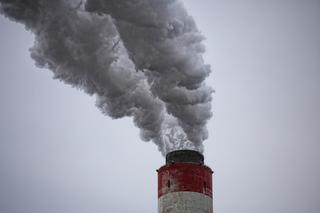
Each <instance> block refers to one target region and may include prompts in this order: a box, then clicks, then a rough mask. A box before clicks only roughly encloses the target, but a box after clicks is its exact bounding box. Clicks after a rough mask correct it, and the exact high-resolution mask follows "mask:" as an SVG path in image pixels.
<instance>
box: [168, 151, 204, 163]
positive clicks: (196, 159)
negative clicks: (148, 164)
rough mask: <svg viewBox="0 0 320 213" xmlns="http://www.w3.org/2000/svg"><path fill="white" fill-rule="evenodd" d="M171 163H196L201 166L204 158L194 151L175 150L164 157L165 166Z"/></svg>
mask: <svg viewBox="0 0 320 213" xmlns="http://www.w3.org/2000/svg"><path fill="white" fill-rule="evenodd" d="M172 163H196V164H203V163H204V157H203V155H202V154H201V153H200V152H197V151H194V150H177V151H172V152H169V153H168V154H167V155H166V164H172Z"/></svg>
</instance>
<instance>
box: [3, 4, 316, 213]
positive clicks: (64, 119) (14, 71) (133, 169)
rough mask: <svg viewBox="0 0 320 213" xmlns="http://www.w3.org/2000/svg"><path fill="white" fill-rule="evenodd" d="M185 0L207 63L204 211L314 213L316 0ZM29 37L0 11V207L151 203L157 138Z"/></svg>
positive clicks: (143, 209)
mask: <svg viewBox="0 0 320 213" xmlns="http://www.w3.org/2000/svg"><path fill="white" fill-rule="evenodd" d="M184 2H185V5H186V7H187V8H188V11H189V13H190V14H191V15H192V16H193V17H194V18H195V20H196V22H197V24H198V27H199V29H200V30H201V32H202V33H203V34H204V35H205V36H206V37H207V40H206V45H207V53H206V54H205V59H206V62H207V63H210V64H211V65H212V67H213V73H212V75H211V77H210V78H209V79H208V81H207V83H208V84H210V85H211V86H212V87H213V88H214V89H215V90H216V93H215V94H214V101H213V114H214V116H213V119H212V120H211V121H210V122H209V125H208V128H209V132H210V138H209V140H207V141H206V142H205V158H206V164H207V165H209V166H210V167H212V168H213V169H214V170H215V175H214V211H215V213H234V212H238V213H251V212H252V213H253V212H259V213H267V212H268V213H269V212H273V213H284V212H290V213H302V212H303V213H319V212H320V184H319V180H320V1H319V0H268V1H262V0H261V1H253V0H243V1H238V0H237V1H236V0H223V1H216V0H200V1H196V0H184ZM32 43H33V36H32V34H31V33H29V32H27V31H25V30H24V27H23V26H22V25H20V24H16V23H13V22H10V21H8V20H7V19H5V18H4V17H2V16H0V67H1V68H0V69H1V77H0V212H1V213H89V212H90V213H105V212H119V213H120V212H121V213H123V212H130V213H150V212H157V176H156V171H155V170H156V169H157V168H158V167H160V166H161V165H162V164H163V163H164V159H163V157H162V156H161V154H160V153H159V152H158V151H157V147H156V146H155V145H154V144H152V143H144V142H142V141H141V140H140V139H139V131H138V129H137V128H136V127H134V125H133V123H132V121H131V119H130V118H126V119H121V120H111V119H110V118H108V117H106V116H104V115H102V114H101V113H100V112H99V110H98V109H97V108H96V107H95V106H94V97H90V96H88V95H86V94H84V93H83V92H81V91H78V90H76V89H74V88H71V87H70V86H67V85H65V84H63V83H61V82H59V81H57V80H52V74H51V72H50V71H48V70H44V69H41V70H40V69H37V68H36V67H35V66H34V62H33V61H32V60H31V59H30V57H29V53H28V48H30V47H31V46H32Z"/></svg>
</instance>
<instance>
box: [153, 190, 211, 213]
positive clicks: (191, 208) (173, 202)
mask: <svg viewBox="0 0 320 213" xmlns="http://www.w3.org/2000/svg"><path fill="white" fill-rule="evenodd" d="M212 205H213V204H212V198H211V197H209V196H207V195H204V194H201V193H197V192H172V193H168V194H165V195H163V196H161V197H160V198H159V200H158V213H212V212H213V210H212Z"/></svg>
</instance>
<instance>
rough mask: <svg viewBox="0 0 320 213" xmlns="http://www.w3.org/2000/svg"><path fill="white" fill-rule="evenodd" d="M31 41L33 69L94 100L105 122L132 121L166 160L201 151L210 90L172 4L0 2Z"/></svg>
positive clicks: (182, 15)
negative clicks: (181, 152)
mask: <svg viewBox="0 0 320 213" xmlns="http://www.w3.org/2000/svg"><path fill="white" fill-rule="evenodd" d="M0 12H1V13H2V14H4V15H5V16H6V17H8V18H9V19H11V20H13V21H17V22H20V23H22V24H24V25H25V26H26V28H27V29H28V30H30V31H32V32H33V33H34V34H35V44H34V46H33V47H32V48H31V49H30V52H31V57H32V58H33V59H34V60H35V61H36V65H37V66H39V67H42V68H48V69H50V70H51V71H52V72H53V73H54V77H55V78H57V79H59V80H61V81H63V82H65V83H67V84H70V85H72V86H73V87H76V88H79V89H82V90H84V91H85V92H86V93H88V94H90V95H95V96H96V98H97V106H98V107H99V108H100V109H101V111H102V112H103V113H105V114H107V115H109V116H111V117H112V118H121V117H124V116H132V117H133V120H134V123H135V124H136V126H137V127H139V128H140V130H141V131H140V132H141V138H142V139H143V140H145V141H150V140H152V141H153V142H155V143H156V144H157V145H158V147H159V150H160V151H161V152H162V153H163V154H166V153H167V152H169V151H172V150H176V149H194V150H198V151H202V149H203V146H202V142H203V141H204V140H205V139H207V137H208V134H207V130H206V122H207V120H208V119H209V118H210V117H211V112H210V110H211V104H210V101H211V92H212V90H211V89H210V88H209V87H208V86H206V85H205V83H204V82H203V81H204V80H205V78H206V77H207V76H208V74H209V72H210V67H209V66H208V65H205V64H204V62H203V59H202V53H203V52H204V47H203V45H202V44H201V41H202V40H203V37H202V36H201V34H200V33H199V31H198V30H197V28H196V25H195V23H194V21H193V19H192V18H191V17H190V16H189V15H188V14H187V12H186V10H185V9H184V8H183V6H182V5H181V3H180V1H178V0H161V1H159V0H88V1H87V2H86V7H85V8H84V4H83V3H82V2H80V1H78V0H54V1H52V0H0Z"/></svg>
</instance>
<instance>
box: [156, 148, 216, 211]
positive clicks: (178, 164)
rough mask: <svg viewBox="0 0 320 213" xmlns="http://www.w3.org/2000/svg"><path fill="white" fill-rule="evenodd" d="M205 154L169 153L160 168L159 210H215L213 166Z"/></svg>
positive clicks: (190, 151)
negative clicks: (206, 160)
mask: <svg viewBox="0 0 320 213" xmlns="http://www.w3.org/2000/svg"><path fill="white" fill-rule="evenodd" d="M203 163H204V157H203V155H202V154H200V153H199V152H196V151H192V150H178V151H173V152H170V153H168V154H167V156H166V165H164V166H162V167H161V168H160V169H159V170H158V213H204V212H205V213H212V212H213V210H212V173H213V172H212V170H211V169H210V168H209V167H208V166H205V165H204V164H203Z"/></svg>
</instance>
